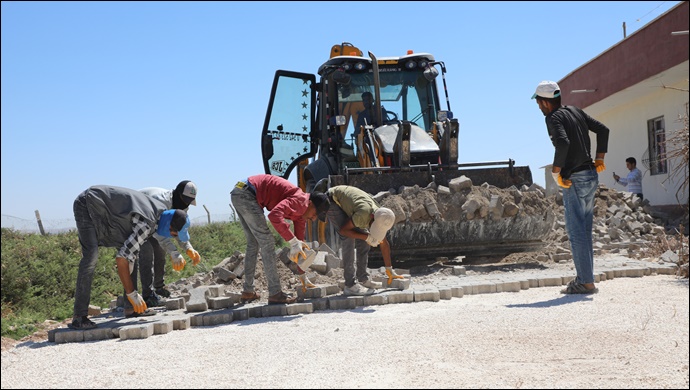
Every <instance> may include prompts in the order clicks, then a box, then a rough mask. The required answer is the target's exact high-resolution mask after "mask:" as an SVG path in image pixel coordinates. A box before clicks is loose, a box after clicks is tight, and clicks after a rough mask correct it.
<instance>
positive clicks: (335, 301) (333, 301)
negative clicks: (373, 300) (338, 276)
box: [328, 295, 364, 310]
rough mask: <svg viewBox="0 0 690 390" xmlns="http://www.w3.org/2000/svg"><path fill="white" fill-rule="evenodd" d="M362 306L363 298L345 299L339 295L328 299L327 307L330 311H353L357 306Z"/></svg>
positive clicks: (352, 297)
mask: <svg viewBox="0 0 690 390" xmlns="http://www.w3.org/2000/svg"><path fill="white" fill-rule="evenodd" d="M363 305H364V298H363V297H355V296H351V297H346V296H344V295H339V296H335V297H328V307H329V308H330V309H331V310H351V309H355V308H356V307H357V306H363Z"/></svg>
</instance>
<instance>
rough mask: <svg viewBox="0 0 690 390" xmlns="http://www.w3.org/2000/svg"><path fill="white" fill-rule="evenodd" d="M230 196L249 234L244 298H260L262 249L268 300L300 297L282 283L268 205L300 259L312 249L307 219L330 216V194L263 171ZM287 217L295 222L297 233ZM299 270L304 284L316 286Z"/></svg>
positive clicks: (280, 231)
mask: <svg viewBox="0 0 690 390" xmlns="http://www.w3.org/2000/svg"><path fill="white" fill-rule="evenodd" d="M230 198H231V200H232V205H233V206H234V208H235V210H236V211H237V216H238V217H239V219H240V223H241V224H242V228H243V229H244V234H245V236H246V237H247V250H246V252H245V257H244V285H243V291H242V296H241V297H240V299H241V301H242V302H245V303H248V302H252V301H254V300H256V299H259V298H260V296H259V294H257V293H256V292H255V291H254V272H255V269H256V258H257V255H258V252H259V249H260V250H261V260H262V261H263V264H264V273H265V274H266V281H267V282H268V293H269V297H268V303H294V302H295V301H296V300H297V298H296V297H295V296H292V295H288V294H286V293H284V292H283V291H282V288H281V286H280V278H279V276H278V270H277V269H276V258H275V238H274V237H273V234H272V233H271V231H270V230H269V229H268V224H267V223H266V217H265V216H264V208H265V209H266V210H268V211H269V213H268V219H269V220H270V221H271V224H272V225H273V227H274V228H275V229H276V231H277V232H278V234H280V236H281V237H283V239H284V240H285V241H287V242H289V243H290V253H289V255H288V257H290V258H291V259H297V258H298V256H299V255H300V254H302V255H303V254H304V251H305V250H306V249H309V246H308V245H307V244H306V243H304V242H303V240H304V233H305V230H306V221H307V220H309V221H313V220H315V219H316V218H317V217H318V218H319V220H321V221H325V220H326V212H327V211H328V207H329V200H328V197H327V196H326V195H324V194H323V193H321V192H313V193H311V194H307V193H305V192H304V191H302V190H301V189H300V188H299V187H297V186H295V185H294V184H292V183H290V182H289V181H287V180H286V179H283V178H282V177H279V176H274V175H265V174H262V175H255V176H250V177H249V178H248V179H246V180H243V181H239V182H237V184H236V185H235V187H234V188H233V189H232V191H231V192H230ZM286 219H289V220H291V221H292V222H293V225H294V229H295V232H294V234H293V233H292V232H291V231H290V225H289V224H288V223H287V222H286V221H285V220H286ZM299 274H300V280H301V281H302V286H303V287H305V288H306V287H314V285H313V284H311V282H310V281H309V280H308V279H307V277H306V274H305V273H304V270H302V269H299Z"/></svg>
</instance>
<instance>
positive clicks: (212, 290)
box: [207, 284, 225, 298]
mask: <svg viewBox="0 0 690 390" xmlns="http://www.w3.org/2000/svg"><path fill="white" fill-rule="evenodd" d="M207 287H208V294H209V296H210V297H211V298H217V297H222V296H224V295H225V292H224V291H223V289H224V288H225V285H223V284H214V285H212V286H207Z"/></svg>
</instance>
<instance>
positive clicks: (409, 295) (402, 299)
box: [384, 290, 414, 304]
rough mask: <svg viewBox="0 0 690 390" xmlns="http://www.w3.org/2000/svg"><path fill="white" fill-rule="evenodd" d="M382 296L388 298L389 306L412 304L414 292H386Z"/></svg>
mask: <svg viewBox="0 0 690 390" xmlns="http://www.w3.org/2000/svg"><path fill="white" fill-rule="evenodd" d="M384 294H385V295H386V296H387V297H388V303H389V304H390V303H411V302H414V292H413V291H412V290H404V291H386V292H385V293H384Z"/></svg>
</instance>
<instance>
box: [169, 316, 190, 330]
mask: <svg viewBox="0 0 690 390" xmlns="http://www.w3.org/2000/svg"><path fill="white" fill-rule="evenodd" d="M191 327H192V320H191V319H190V317H189V316H186V317H182V318H174V319H173V330H184V329H189V328H191Z"/></svg>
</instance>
